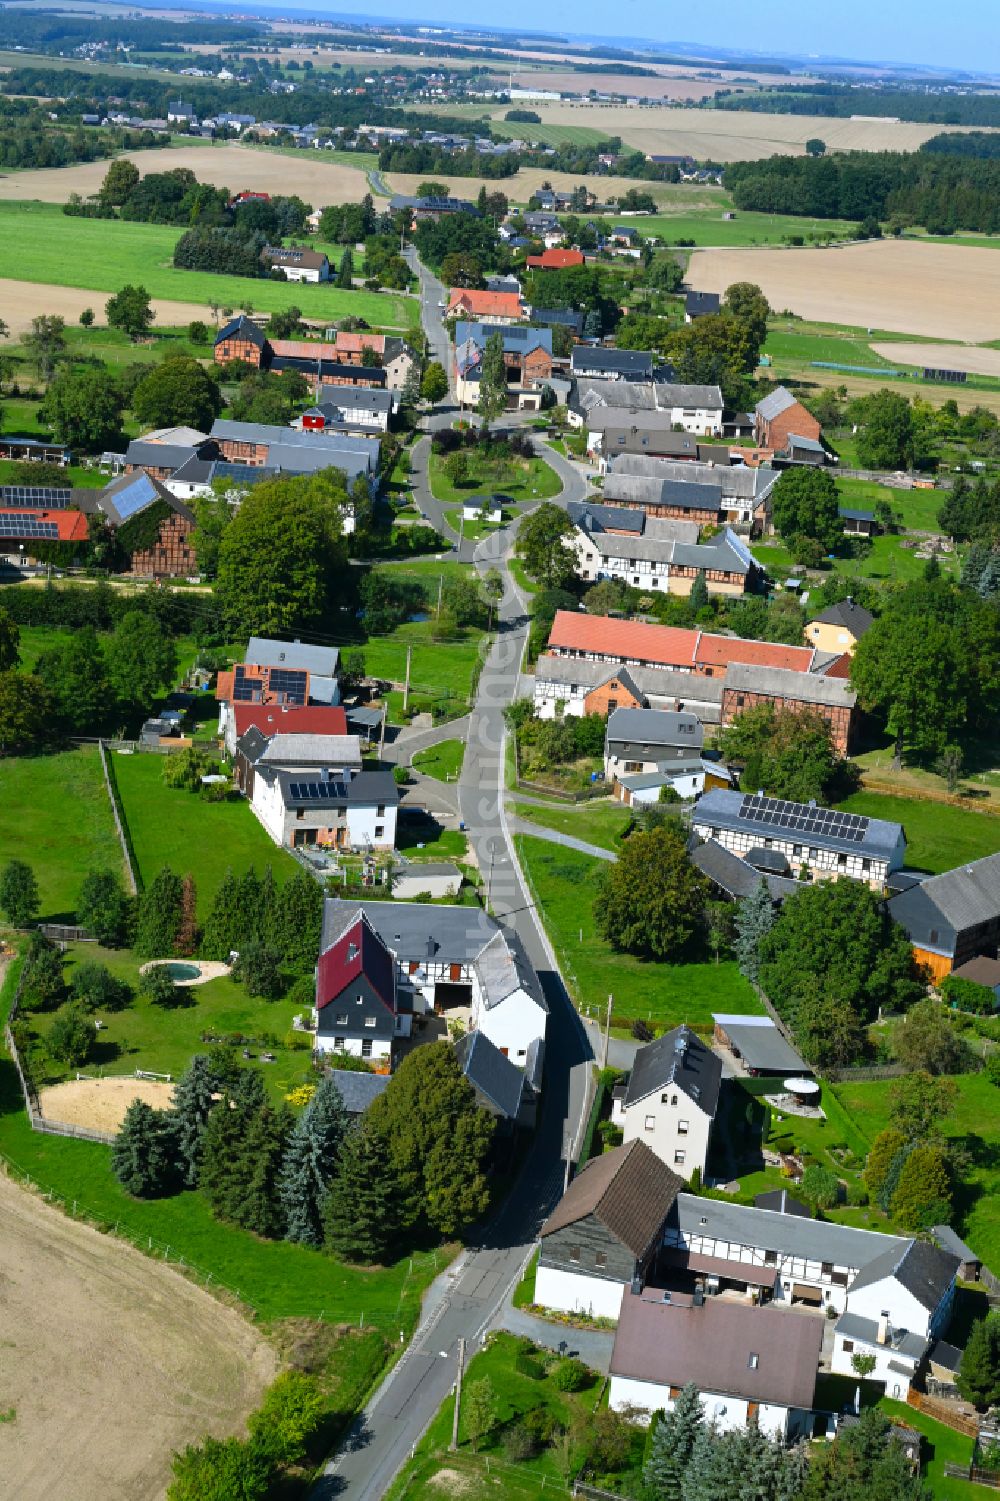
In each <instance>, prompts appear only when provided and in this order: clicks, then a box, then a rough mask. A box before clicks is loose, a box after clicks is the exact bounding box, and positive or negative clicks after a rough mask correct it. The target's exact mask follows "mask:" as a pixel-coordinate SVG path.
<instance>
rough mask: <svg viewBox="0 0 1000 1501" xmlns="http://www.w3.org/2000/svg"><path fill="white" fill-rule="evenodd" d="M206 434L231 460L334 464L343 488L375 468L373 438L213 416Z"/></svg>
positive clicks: (305, 467) (303, 466) (303, 470)
mask: <svg viewBox="0 0 1000 1501" xmlns="http://www.w3.org/2000/svg"><path fill="white" fill-rule="evenodd" d="M211 435H212V438H213V440H214V441H215V443H216V445H217V447H218V449H219V453H220V454H221V456H222V457H223V458H225V459H228V460H229V461H230V462H232V463H236V464H246V465H249V466H251V467H257V466H260V467H261V468H269V469H273V470H282V471H284V472H285V473H286V474H313V473H315V472H316V470H318V469H340V470H341V471H342V472H343V474H344V475H345V477H346V479H347V485H348V489H349V488H350V486H351V485H352V484H353V482H354V480H356V479H357V478H358V476H359V475H364V477H365V478H366V479H368V480H369V482H371V481H373V480H374V478H375V475H376V471H377V469H378V461H379V451H380V449H379V440H378V439H377V438H358V437H351V436H350V435H349V434H347V433H341V432H336V431H334V432H324V431H323V430H322V429H317V430H309V429H305V428H302V429H299V428H294V427H279V426H278V425H277V424H275V423H270V422H235V421H232V420H230V419H229V418H224V417H217V418H216V420H215V422H214V423H213V424H212V434H211Z"/></svg>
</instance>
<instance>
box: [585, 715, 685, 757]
mask: <svg viewBox="0 0 1000 1501" xmlns="http://www.w3.org/2000/svg"><path fill="white" fill-rule="evenodd" d="M704 739H705V732H704V730H703V729H702V726H701V721H700V720H699V719H698V717H697V715H695V714H677V713H675V712H674V711H673V710H670V709H614V710H612V712H611V714H609V716H608V728H607V732H606V734H605V743H606V744H607V745H609V746H610V745H611V744H618V743H619V742H621V743H624V744H627V745H636V746H642V747H646V746H648V747H649V748H650V749H658V748H660V747H662V746H665V745H666V746H671V747H673V746H678V745H681V746H684V747H685V748H690V749H691V750H693V751H699V750H701V747H702V744H703V742H704ZM645 759H651V758H649V757H647V758H645Z"/></svg>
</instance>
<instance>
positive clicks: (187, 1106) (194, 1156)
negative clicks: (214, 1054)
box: [173, 1053, 215, 1188]
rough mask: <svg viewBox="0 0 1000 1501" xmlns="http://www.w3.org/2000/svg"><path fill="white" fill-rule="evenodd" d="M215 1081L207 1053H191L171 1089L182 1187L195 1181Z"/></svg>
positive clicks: (212, 1103)
mask: <svg viewBox="0 0 1000 1501" xmlns="http://www.w3.org/2000/svg"><path fill="white" fill-rule="evenodd" d="M214 1089H215V1080H214V1078H213V1076H212V1064H211V1060H210V1058H209V1056H208V1054H207V1053H195V1055H194V1057H193V1058H192V1059H191V1062H190V1063H189V1064H188V1066H187V1068H186V1069H185V1070H184V1072H183V1073H182V1074H181V1076H180V1078H179V1079H178V1080H177V1083H176V1084H175V1086H174V1111H173V1113H174V1119H175V1121H176V1126H177V1155H178V1158H179V1159H180V1169H181V1175H182V1177H183V1180H184V1186H185V1187H186V1188H194V1187H195V1186H196V1185H197V1182H198V1169H199V1166H200V1164H201V1141H202V1137H203V1136H204V1134H205V1127H206V1125H207V1124H208V1118H209V1116H210V1115H211V1113H212V1107H213V1105H214V1103H215V1101H214V1100H213V1099H212V1094H213V1091H214Z"/></svg>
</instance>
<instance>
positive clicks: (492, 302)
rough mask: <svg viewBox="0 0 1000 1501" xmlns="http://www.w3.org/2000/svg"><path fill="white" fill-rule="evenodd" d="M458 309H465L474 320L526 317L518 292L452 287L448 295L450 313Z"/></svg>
mask: <svg viewBox="0 0 1000 1501" xmlns="http://www.w3.org/2000/svg"><path fill="white" fill-rule="evenodd" d="M457 307H465V308H466V309H467V311H468V312H470V313H471V314H472V315H473V317H474V318H523V317H524V311H523V309H522V307H521V299H520V297H519V295H518V294H517V292H477V291H474V290H473V289H471V288H468V287H452V289H451V291H450V292H449V294H448V311H449V312H451V311H452V309H453V308H457Z"/></svg>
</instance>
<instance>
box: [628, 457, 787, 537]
mask: <svg viewBox="0 0 1000 1501" xmlns="http://www.w3.org/2000/svg"><path fill="white" fill-rule="evenodd" d="M716 452H718V450H716ZM604 470H605V479H604V494H603V499H604V503H605V504H606V505H627V506H631V507H636V506H639V507H641V508H642V509H643V510H644V511H645V512H646V513H647V515H650V516H670V515H675V514H676V515H680V516H684V515H691V516H693V517H696V518H697V519H699V520H701V521H702V524H705V523H706V522H707V521H708V519H709V513H708V511H707V509H706V508H705V507H699V505H698V502H699V501H702V500H704V501H706V502H707V501H709V500H710V499H711V500H714V499H716V497H717V505H718V509H717V511H716V512H715V514H714V516H712V518H711V520H712V522H714V523H717V524H721V523H723V522H724V523H725V524H726V525H728V526H732V527H738V528H739V529H740V530H741V531H746V532H749V533H750V535H751V536H760V535H761V534H762V533H764V532H766V531H767V530H768V529H769V526H770V516H771V492H772V490H773V489H774V486H775V484H776V482H777V479H778V471H777V470H776V469H772V468H770V467H769V466H766V465H761V466H760V467H758V468H754V469H751V468H749V467H747V466H745V465H742V464H733V465H729V464H728V463H702V462H700V461H699V459H698V457H697V454H695V455H694V456H692V459H691V460H688V459H682V460H681V461H679V462H678V461H675V460H671V459H667V458H658V457H655V456H652V455H649V454H631V453H627V452H626V453H622V454H617V455H615V454H610V453H609V454H608V455H607V457H606V459H605V461H604ZM637 480H643V481H647V482H649V483H648V487H647V486H646V485H637V484H632V485H631V486H630V485H628V484H626V483H625V482H626V481H637ZM664 486H668V487H670V488H666V489H664V488H663V487H664ZM677 486H684V489H677V488H676V487H677ZM658 487H659V488H658ZM709 492H711V494H710V493H709ZM628 496H631V497H632V498H631V499H628V498H626V497H628Z"/></svg>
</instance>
